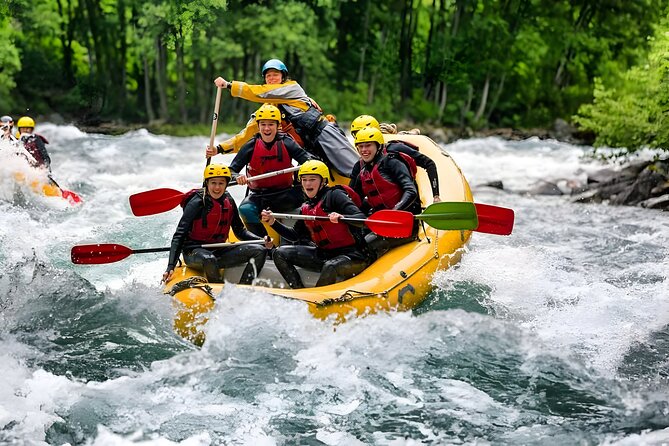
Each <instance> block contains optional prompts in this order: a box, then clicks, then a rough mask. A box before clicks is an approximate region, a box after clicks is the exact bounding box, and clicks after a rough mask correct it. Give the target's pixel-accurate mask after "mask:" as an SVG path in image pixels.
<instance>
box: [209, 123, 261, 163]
mask: <svg viewBox="0 0 669 446" xmlns="http://www.w3.org/2000/svg"><path fill="white" fill-rule="evenodd" d="M256 133H258V123H257V122H256V120H255V118H254V117H253V116H251V119H249V121H248V122H247V123H246V127H244V128H243V129H241V130H240V131H239V133H237V134H236V135H234V136H233V137H231V138H228V139H226V140H225V141H223V142H221V143H220V144H218V145H217V146H216V151H217V153H224V154H225V153H236V152H239V150H240V149H241V148H242V147H243V146H244V144H246V143H247V142H248V141H249V140H250V139H251V138H253V135H255V134H256Z"/></svg>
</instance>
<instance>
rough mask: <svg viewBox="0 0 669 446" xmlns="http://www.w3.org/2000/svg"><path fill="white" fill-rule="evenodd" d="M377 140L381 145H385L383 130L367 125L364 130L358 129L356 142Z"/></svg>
mask: <svg viewBox="0 0 669 446" xmlns="http://www.w3.org/2000/svg"><path fill="white" fill-rule="evenodd" d="M372 141H373V142H376V143H378V144H379V145H380V146H382V145H383V143H384V140H383V134H382V133H381V130H379V129H375V128H374V127H365V128H364V129H362V130H358V133H356V134H355V144H356V145H358V144H360V143H361V142H372Z"/></svg>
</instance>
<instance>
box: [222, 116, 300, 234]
mask: <svg viewBox="0 0 669 446" xmlns="http://www.w3.org/2000/svg"><path fill="white" fill-rule="evenodd" d="M255 121H256V124H257V125H258V129H259V132H258V133H257V134H256V135H255V136H254V137H253V138H251V140H250V141H248V142H247V143H246V144H244V146H242V148H241V149H240V150H239V153H237V155H236V156H235V158H234V159H233V160H232V162H231V163H230V169H231V170H232V171H233V172H234V173H237V172H240V171H241V170H242V169H243V168H244V167H245V166H246V173H247V174H248V176H250V177H253V176H256V175H261V174H265V173H270V172H276V171H279V170H283V169H287V168H289V167H293V160H295V161H297V163H298V164H302V163H304V162H305V161H307V160H310V159H311V155H310V154H309V153H307V152H306V151H304V149H302V148H301V147H300V146H298V145H297V143H296V142H295V141H293V140H292V139H291V138H289V137H286V135H285V134H283V133H279V123H280V122H281V112H280V111H279V109H278V108H276V107H275V106H273V105H270V104H263V105H262V106H261V107H260V108H259V109H258V111H256V113H255ZM235 180H236V181H237V184H241V185H246V184H248V187H249V194H248V195H247V196H246V198H244V200H243V201H242V202H241V204H240V205H239V212H240V214H241V217H242V220H244V223H245V224H246V227H247V228H249V230H251V231H253V232H254V233H255V234H257V235H259V236H265V235H267V231H266V230H265V227H264V226H263V225H262V223H261V222H260V211H261V210H262V209H266V208H271V209H272V210H274V211H276V212H289V211H293V210H295V209H297V208H299V207H300V206H301V205H302V202H303V201H304V200H303V199H302V192H301V191H300V189H299V187H297V186H295V185H294V184H293V173H292V172H289V173H283V174H281V175H276V176H273V177H271V178H265V179H262V180H257V181H251V182H249V181H248V180H247V176H246V175H243V174H242V175H238V176H236V177H235Z"/></svg>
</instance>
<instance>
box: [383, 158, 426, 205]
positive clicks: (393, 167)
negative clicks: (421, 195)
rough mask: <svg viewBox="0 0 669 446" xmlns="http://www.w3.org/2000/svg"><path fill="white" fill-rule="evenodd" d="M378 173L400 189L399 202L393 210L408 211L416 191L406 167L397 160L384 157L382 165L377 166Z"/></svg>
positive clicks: (414, 199) (416, 195) (416, 193)
mask: <svg viewBox="0 0 669 446" xmlns="http://www.w3.org/2000/svg"><path fill="white" fill-rule="evenodd" d="M379 173H381V174H382V175H384V176H385V177H386V178H388V179H390V181H392V182H394V183H395V184H397V185H398V186H399V187H400V189H402V197H400V200H399V201H398V202H397V204H396V205H395V207H394V208H393V209H394V210H408V209H409V208H410V206H411V205H412V204H413V202H414V201H416V198H417V197H418V190H417V189H416V183H415V182H414V180H413V178H411V173H410V172H409V169H408V168H407V166H406V165H405V164H404V163H403V162H402V161H400V160H398V159H394V158H389V157H386V159H385V161H384V162H383V164H382V165H381V166H379Z"/></svg>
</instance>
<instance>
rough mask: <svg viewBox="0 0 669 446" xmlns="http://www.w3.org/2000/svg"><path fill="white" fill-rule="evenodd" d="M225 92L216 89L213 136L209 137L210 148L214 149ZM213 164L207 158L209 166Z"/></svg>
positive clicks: (212, 124) (212, 126)
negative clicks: (222, 95) (222, 97)
mask: <svg viewBox="0 0 669 446" xmlns="http://www.w3.org/2000/svg"><path fill="white" fill-rule="evenodd" d="M222 92H223V88H222V87H217V88H216V104H214V116H213V119H212V121H211V135H210V136H209V147H214V139H215V138H216V127H217V126H218V111H219V110H220V109H221V93H222ZM209 163H211V158H209V157H207V164H206V165H205V166H208V165H209Z"/></svg>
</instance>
